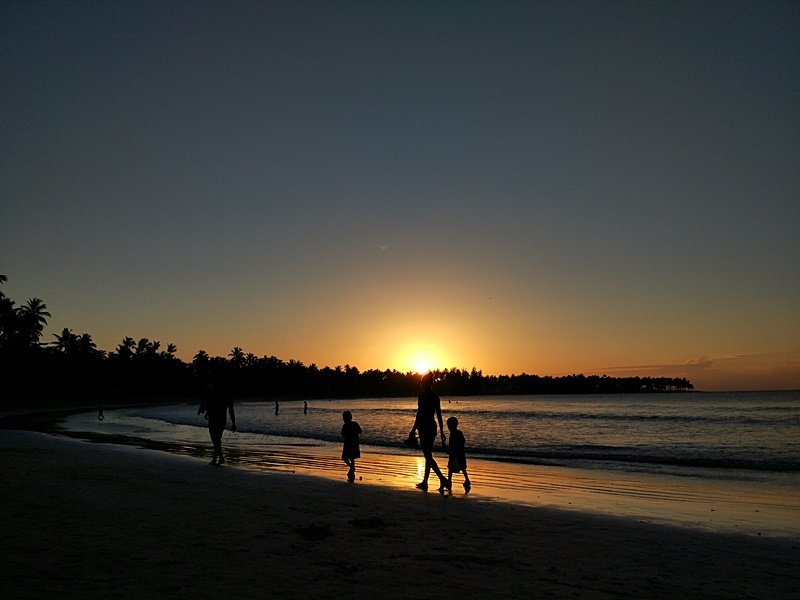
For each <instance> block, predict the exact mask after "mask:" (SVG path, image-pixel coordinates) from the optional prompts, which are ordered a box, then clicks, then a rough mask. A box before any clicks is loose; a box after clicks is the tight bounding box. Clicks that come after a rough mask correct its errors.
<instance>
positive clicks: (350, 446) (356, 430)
mask: <svg viewBox="0 0 800 600" xmlns="http://www.w3.org/2000/svg"><path fill="white" fill-rule="evenodd" d="M342 421H344V425H342V437H343V438H344V446H343V447H342V460H343V461H344V462H345V464H346V465H347V466H348V467H350V470H349V471H348V472H347V481H349V482H350V483H353V482H354V481H355V480H356V459H357V458H361V449H360V447H359V444H358V436H359V435H361V433H362V432H361V427H360V426H359V424H358V423H357V422H356V421H353V413H351V412H350V411H349V410H346V411H344V412H343V413H342Z"/></svg>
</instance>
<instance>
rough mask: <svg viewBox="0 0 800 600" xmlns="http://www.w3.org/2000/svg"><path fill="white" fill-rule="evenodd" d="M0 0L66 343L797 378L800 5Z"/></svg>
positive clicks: (33, 258)
mask: <svg viewBox="0 0 800 600" xmlns="http://www.w3.org/2000/svg"><path fill="white" fill-rule="evenodd" d="M0 6H1V7H2V8H1V9H0V11H1V12H0V27H1V28H2V29H0V119H2V120H1V121H0V126H1V129H0V154H1V155H2V162H1V163H0V194H1V195H0V202H2V204H1V205H0V272H3V273H5V274H6V275H8V277H9V281H8V283H7V284H6V286H5V288H6V293H7V295H9V296H11V297H12V298H14V299H15V300H17V301H18V302H22V301H24V300H25V299H26V298H27V297H29V296H34V295H35V296H39V297H41V298H43V299H44V300H45V302H47V304H48V306H49V307H50V310H51V312H52V313H53V318H52V319H51V325H52V327H51V329H50V330H48V335H50V334H51V333H52V332H53V331H60V329H61V328H63V327H70V328H72V329H73V330H74V331H76V332H81V333H82V332H83V331H88V332H90V333H92V334H93V335H94V337H95V339H96V340H97V341H98V343H99V344H100V346H101V347H104V348H106V349H109V350H110V349H113V347H114V346H116V344H117V343H118V342H119V340H120V339H121V338H122V337H123V336H126V335H130V336H132V337H137V338H138V337H145V336H146V337H150V338H151V339H152V338H156V339H160V340H162V342H164V343H166V342H167V341H172V342H175V343H176V344H177V345H178V348H179V351H180V354H181V355H182V356H183V357H184V358H187V359H188V358H191V356H192V355H193V354H194V353H195V352H196V351H197V350H198V349H200V348H204V349H206V350H207V351H209V352H210V353H212V354H220V355H224V354H227V352H228V351H229V350H230V348H232V347H233V346H234V345H238V346H242V347H243V348H244V349H245V351H249V352H253V353H255V354H257V355H263V354H275V355H278V356H280V357H282V358H286V359H288V358H296V359H300V360H303V361H304V362H306V363H311V362H316V363H318V364H320V365H323V364H330V365H335V364H345V363H351V364H355V365H357V366H359V367H360V368H362V369H366V368H386V367H394V368H400V369H406V368H410V367H414V366H415V364H416V363H418V362H425V359H427V362H429V363H430V364H434V365H436V366H460V367H467V368H469V367H472V366H473V365H474V366H477V367H478V368H482V369H484V370H485V371H486V372H494V373H503V372H505V373H509V372H522V371H526V372H529V373H552V374H558V373H569V372H574V371H583V372H587V373H588V372H598V373H600V372H608V373H609V374H619V373H626V374H627V373H629V372H630V373H637V374H639V373H642V374H651V373H653V372H659V373H665V374H669V375H672V374H681V375H686V376H689V377H691V378H692V379H693V380H694V381H696V382H700V383H701V385H702V384H703V382H704V381H705V382H707V384H706V385H707V386H708V387H763V386H765V385H768V386H769V387H786V386H789V387H800V242H798V239H800V236H798V229H799V228H798V225H800V116H799V114H798V112H799V109H798V107H800V76H799V75H798V74H799V73H800V8H798V4H797V3H794V2H696V3H677V2H663V3H661V2H542V3H539V2H524V3H513V2H508V3H500V4H498V3H490V2H457V3H455V2H454V3H428V2H404V3H388V2H387V3H375V2H354V3H348V2H341V3H332V2H331V3H326V2H318V3H317V2H315V3H304V2H288V3H277V2H271V3H257V2H225V3H217V2H214V3H212V2H152V3H151V2H128V3H122V2H112V3H109V2H35V3H31V2H2V4H0ZM51 339H52V338H51ZM412 363H413V364H412ZM628 367H631V368H630V369H629V368H628ZM770 382H772V383H770Z"/></svg>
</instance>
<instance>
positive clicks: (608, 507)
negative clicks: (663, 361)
mask: <svg viewBox="0 0 800 600" xmlns="http://www.w3.org/2000/svg"><path fill="white" fill-rule="evenodd" d="M196 408H197V407H196V405H188V404H182V405H165V406H152V407H137V408H123V409H113V410H110V409H109V410H106V411H105V414H104V416H105V418H104V420H103V421H99V420H98V417H97V413H96V412H95V413H83V414H78V415H73V416H72V417H70V418H69V419H68V420H67V421H66V423H65V426H66V428H67V429H69V430H71V431H72V432H73V433H74V434H77V433H80V432H83V433H85V434H87V435H88V436H91V437H92V439H96V440H97V439H98V437H99V438H100V439H102V438H103V437H106V436H108V439H109V440H111V439H112V438H113V439H114V440H116V441H122V442H125V443H131V444H135V445H141V446H145V447H150V448H159V449H165V450H169V451H172V452H179V453H184V454H190V455H195V456H209V455H210V451H209V446H210V444H209V441H208V434H207V431H206V429H205V421H203V419H202V417H199V416H198V415H197V410H196ZM415 409H416V398H399V399H358V400H309V401H308V412H307V414H304V410H303V401H296V400H293V401H285V402H283V401H281V402H279V412H278V414H277V415H276V414H275V403H274V401H269V402H237V403H236V405H235V411H236V420H237V425H238V433H236V434H230V433H229V432H228V433H226V436H225V438H224V440H223V446H224V447H225V448H226V452H227V454H228V458H229V463H230V464H233V465H238V466H241V467H244V468H254V469H259V470H283V471H294V472H299V473H303V474H314V475H321V476H326V477H332V478H341V479H343V478H344V474H345V467H344V465H343V463H341V461H340V456H339V454H340V451H341V436H340V431H341V425H342V418H341V414H342V411H343V410H350V411H351V412H352V413H353V418H354V420H356V421H358V423H359V424H360V425H361V428H362V429H363V432H364V433H363V435H362V436H361V444H362V459H361V460H360V461H359V463H360V464H359V472H360V475H361V474H363V476H364V478H365V480H366V482H368V483H378V484H384V485H395V486H398V487H408V488H410V489H413V482H414V480H415V479H416V478H417V477H419V476H420V474H421V470H422V461H421V460H420V453H419V452H418V451H415V450H412V449H408V448H404V447H403V446H402V442H403V440H404V439H405V437H406V436H407V434H408V431H409V429H410V427H411V424H412V423H413V420H414V413H415ZM442 413H443V418H444V419H445V420H446V419H447V418H448V417H451V416H455V417H457V418H458V420H459V428H460V429H461V430H462V431H463V432H464V435H465V436H466V440H467V456H468V460H469V462H470V478H471V479H472V480H473V484H474V486H475V488H474V489H475V492H476V494H475V495H473V497H475V496H477V497H484V498H487V497H490V498H496V499H500V500H511V501H522V502H525V503H529V504H537V503H539V504H548V505H561V504H564V506H565V507H572V508H586V507H589V508H591V509H593V510H600V511H601V512H610V513H614V514H620V513H621V514H629V513H631V511H630V510H628V509H629V508H631V507H633V508H634V510H633V514H642V513H638V512H636V511H640V510H644V511H647V510H648V509H647V506H650V507H651V509H652V505H653V503H654V502H657V503H658V502H660V503H662V504H663V503H667V504H669V503H670V502H671V503H672V505H671V506H667V505H666V504H664V505H663V506H662V510H663V511H665V514H667V517H668V518H664V519H663V520H665V521H667V522H681V523H684V522H691V524H695V525H696V524H697V520H698V517H699V514H697V513H698V511H703V510H710V511H713V512H719V513H720V514H717V515H713V516H714V519H713V520H712V521H714V522H716V525H719V524H720V523H722V524H723V525H724V527H721V528H722V529H726V528H727V529H733V528H738V529H737V530H742V531H747V532H751V533H753V532H755V530H758V533H761V530H765V531H769V532H771V533H773V534H775V533H777V534H781V533H784V534H788V535H792V536H798V537H800V392H735V393H686V394H683V393H681V394H679V393H675V394H634V395H580V396H478V397H443V398H442ZM445 427H446V426H445ZM437 460H439V463H440V465H441V466H443V467H444V466H446V462H447V461H446V457H445V456H444V455H443V454H442V453H441V452H439V453H438V454H437ZM458 477H460V476H458V475H457V476H456V481H459V482H460V481H461V480H460V479H458ZM434 480H435V478H434ZM362 481H363V480H362ZM543 481H549V482H550V483H549V484H543V483H542V482H543ZM576 482H579V483H576ZM432 483H433V480H432ZM434 487H435V486H434ZM482 494H483V496H482ZM706 500H709V501H710V502H711V503H712V504H715V505H716V506H718V507H721V508H714V509H707V508H706V507H707V503H706ZM643 502H647V503H648V504H647V506H645V504H643ZM673 505H674V506H673ZM689 505H693V506H694V505H696V506H694V508H692V507H690V506H689ZM676 511H677V512H679V513H680V512H683V513H687V514H684V515H683V520H681V519H674V518H672V517H671V516H672V515H673V513H675V512H676ZM650 512H652V510H651V511H650ZM744 513H749V516H748V517H747V518H746V519H744V520H743V519H742V518H740V517H741V515H743V514H744ZM726 515H727V516H726ZM731 515H732V516H731ZM651 516H652V515H651ZM734 521H735V522H734ZM723 522H724V523H723ZM716 525H712V528H715V527H716ZM717 528H719V527H717Z"/></svg>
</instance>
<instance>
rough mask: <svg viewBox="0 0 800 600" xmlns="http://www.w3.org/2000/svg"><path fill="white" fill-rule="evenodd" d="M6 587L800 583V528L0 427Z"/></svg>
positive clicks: (94, 590) (146, 592) (562, 592)
mask: <svg viewBox="0 0 800 600" xmlns="http://www.w3.org/2000/svg"><path fill="white" fill-rule="evenodd" d="M0 448H2V454H3V457H4V460H3V461H2V465H1V466H0V483H1V485H2V489H3V494H2V500H0V507H1V508H2V510H3V514H4V515H5V518H4V520H3V532H2V552H3V556H4V559H3V560H2V561H0V565H2V566H0V579H2V581H3V592H2V595H3V597H7V598H42V597H54V596H58V597H60V598H142V597H152V596H156V595H159V596H161V597H167V598H198V597H200V598H211V597H217V596H223V595H224V596H225V597H231V598H256V597H258V598H263V597H287V598H339V597H345V596H347V597H376V596H381V597H384V598H409V597H415V598H452V597H462V598H486V597H492V598H523V597H537V598H690V597H691V598H797V597H799V596H800V576H799V575H798V573H800V546H799V545H798V542H797V540H795V539H788V538H778V537H765V536H756V535H742V534H729V533H711V532H705V531H700V530H697V529H691V528H682V527H673V526H666V525H660V524H654V523H643V522H640V521H639V520H636V519H632V518H622V517H614V516H609V515H598V514H589V513H585V512H581V511H565V510H558V509H553V508H549V507H547V508H545V507H532V506H522V505H515V504H512V503H504V502H494V501H491V500H486V499H480V498H479V497H477V496H476V497H471V496H466V495H463V494H461V495H454V496H452V497H442V496H440V495H439V494H437V493H435V492H433V493H427V494H425V493H421V492H417V491H416V490H405V491H404V490H398V489H395V488H389V487H381V486H370V485H361V484H359V483H356V484H353V485H348V484H347V483H344V481H341V482H340V481H332V480H330V479H328V478H318V477H309V476H305V475H300V474H296V473H295V474H292V473H281V472H257V471H253V470H247V469H241V468H236V467H233V466H229V465H226V466H224V467H221V468H215V467H210V466H208V465H207V464H206V463H207V461H206V460H203V459H201V458H198V457H191V456H180V455H174V454H168V453H164V452H157V451H152V450H143V449H137V448H131V447H126V446H118V445H111V444H92V443H88V442H84V441H79V440H73V439H68V438H63V437H59V436H52V435H47V434H42V433H33V432H27V431H11V430H0Z"/></svg>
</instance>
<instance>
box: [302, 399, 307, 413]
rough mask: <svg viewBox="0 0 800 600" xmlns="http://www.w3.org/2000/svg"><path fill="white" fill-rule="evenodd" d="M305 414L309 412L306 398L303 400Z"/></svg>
mask: <svg viewBox="0 0 800 600" xmlns="http://www.w3.org/2000/svg"><path fill="white" fill-rule="evenodd" d="M303 414H304V415H307V414H308V402H306V401H305V400H303Z"/></svg>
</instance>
